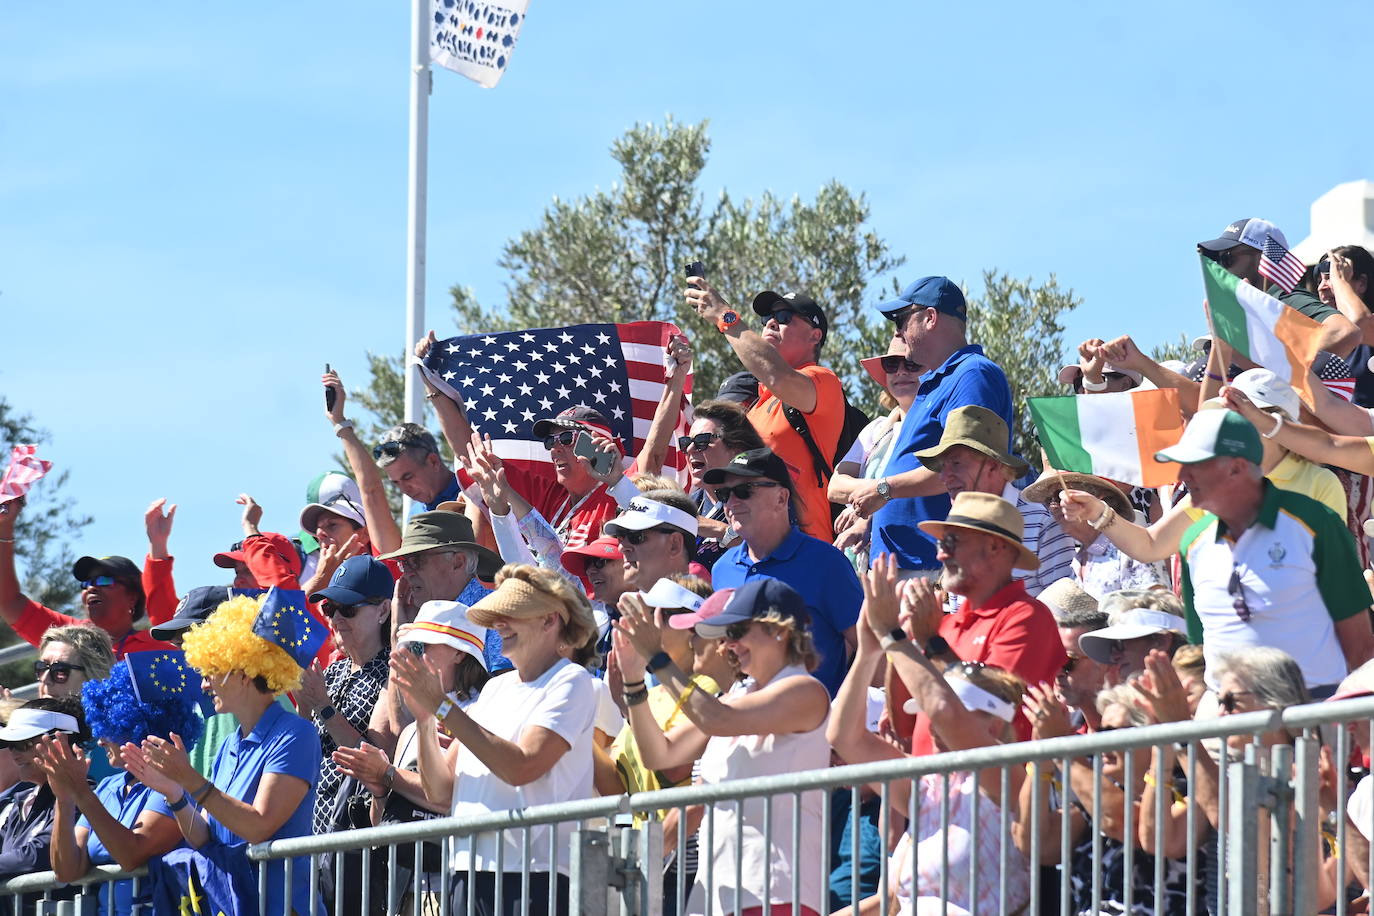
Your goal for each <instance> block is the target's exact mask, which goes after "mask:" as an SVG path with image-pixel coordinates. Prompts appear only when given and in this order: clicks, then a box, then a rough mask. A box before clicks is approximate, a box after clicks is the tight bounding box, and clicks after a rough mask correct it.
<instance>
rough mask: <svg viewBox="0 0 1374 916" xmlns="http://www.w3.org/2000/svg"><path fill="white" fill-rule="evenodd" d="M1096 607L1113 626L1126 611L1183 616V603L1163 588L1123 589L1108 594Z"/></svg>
mask: <svg viewBox="0 0 1374 916" xmlns="http://www.w3.org/2000/svg"><path fill="white" fill-rule="evenodd" d="M1097 606H1098V608H1099V609H1100V610H1101V611H1102V612H1103V613H1105V614H1106V615H1107V617H1108V619H1109V620H1110V622H1111V623H1112V624H1113V625H1115V624H1117V623H1119V622H1120V621H1119V620H1118V619H1117V618H1118V617H1119V615H1121V614H1123V613H1125V612H1126V611H1136V610H1141V609H1144V610H1149V611H1163V612H1164V613H1166V614H1173V615H1174V616H1175V617H1182V616H1183V615H1184V612H1183V602H1182V601H1179V600H1178V597H1177V596H1176V595H1174V593H1173V592H1171V591H1169V590H1167V589H1163V588H1123V589H1120V590H1118V591H1114V592H1108V593H1107V594H1105V595H1103V596H1102V600H1101V601H1099V602H1098V603H1097Z"/></svg>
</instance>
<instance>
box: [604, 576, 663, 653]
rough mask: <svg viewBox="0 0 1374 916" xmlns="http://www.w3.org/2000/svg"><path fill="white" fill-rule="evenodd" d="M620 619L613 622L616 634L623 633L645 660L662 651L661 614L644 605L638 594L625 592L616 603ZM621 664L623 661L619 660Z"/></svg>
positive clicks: (656, 609) (659, 611) (658, 610)
mask: <svg viewBox="0 0 1374 916" xmlns="http://www.w3.org/2000/svg"><path fill="white" fill-rule="evenodd" d="M616 607H618V608H619V609H620V619H619V620H617V621H616V622H615V628H616V632H617V633H623V634H624V635H625V637H626V638H627V639H628V640H629V641H630V642H631V643H632V644H633V645H634V649H635V651H636V652H637V653H638V654H639V655H640V656H641V657H642V658H645V659H649V658H653V657H654V656H655V655H657V654H658V653H659V652H661V651H663V612H662V611H661V610H660V609H658V608H651V607H649V605H647V604H645V603H644V598H643V597H642V596H641V595H640V594H639V592H626V593H625V594H623V595H621V596H620V601H618V602H617V603H616ZM621 662H622V664H623V662H624V659H621Z"/></svg>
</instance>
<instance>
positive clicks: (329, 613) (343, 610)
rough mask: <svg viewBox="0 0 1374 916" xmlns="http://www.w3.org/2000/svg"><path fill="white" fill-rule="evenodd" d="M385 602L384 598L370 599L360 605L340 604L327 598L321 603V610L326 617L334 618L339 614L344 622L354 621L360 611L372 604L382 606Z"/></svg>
mask: <svg viewBox="0 0 1374 916" xmlns="http://www.w3.org/2000/svg"><path fill="white" fill-rule="evenodd" d="M384 600H385V599H384V598H369V599H368V600H367V601H363V602H360V603H358V604H339V603H337V602H334V601H330V600H329V599H328V598H326V599H325V600H324V601H321V602H320V610H321V611H322V612H323V613H324V616H326V617H330V618H332V617H333V616H334V615H335V614H338V615H339V616H340V617H342V618H343V619H344V620H352V619H353V618H354V617H356V616H358V611H360V610H362V609H363V608H364V607H366V606H368V605H372V604H381V603H382V602H383V601H384Z"/></svg>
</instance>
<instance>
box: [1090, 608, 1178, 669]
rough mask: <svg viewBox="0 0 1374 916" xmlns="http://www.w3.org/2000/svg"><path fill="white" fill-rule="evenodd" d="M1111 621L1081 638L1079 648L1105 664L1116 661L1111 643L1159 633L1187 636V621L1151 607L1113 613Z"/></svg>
mask: <svg viewBox="0 0 1374 916" xmlns="http://www.w3.org/2000/svg"><path fill="white" fill-rule="evenodd" d="M1112 620H1113V623H1112V625H1111V626H1109V627H1103V628H1102V629H1100V630H1093V631H1092V632H1091V633H1084V634H1083V635H1082V636H1080V637H1078V648H1080V649H1082V650H1083V654H1084V655H1086V656H1088V658H1091V659H1092V660H1093V661H1095V662H1101V663H1102V664H1104V665H1110V664H1113V661H1112V655H1113V653H1112V646H1111V644H1112V643H1114V642H1125V641H1126V640H1130V639H1140V638H1142V637H1145V636H1154V635H1156V634H1157V633H1170V632H1172V633H1178V634H1179V635H1181V636H1187V635H1188V621H1186V620H1184V619H1183V618H1182V617H1178V616H1175V615H1174V614H1169V613H1166V612H1164V611H1155V610H1151V609H1149V608H1134V609H1132V610H1129V611H1123V612H1122V613H1120V614H1113V615H1112Z"/></svg>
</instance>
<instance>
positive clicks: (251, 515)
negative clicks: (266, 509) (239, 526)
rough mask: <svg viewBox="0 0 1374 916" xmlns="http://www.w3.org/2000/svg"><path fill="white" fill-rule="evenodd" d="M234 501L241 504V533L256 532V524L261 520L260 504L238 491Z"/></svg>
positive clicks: (250, 533) (251, 533)
mask: <svg viewBox="0 0 1374 916" xmlns="http://www.w3.org/2000/svg"><path fill="white" fill-rule="evenodd" d="M234 502H236V503H238V504H239V505H240V506H243V518H242V519H241V521H242V523H243V533H244V534H245V535H253V534H257V533H258V524H259V523H260V522H261V521H262V506H259V505H258V503H257V501H256V500H254V499H253V497H251V496H249V495H248V494H247V493H240V494H239V495H238V498H237V499H235V500H234Z"/></svg>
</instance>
